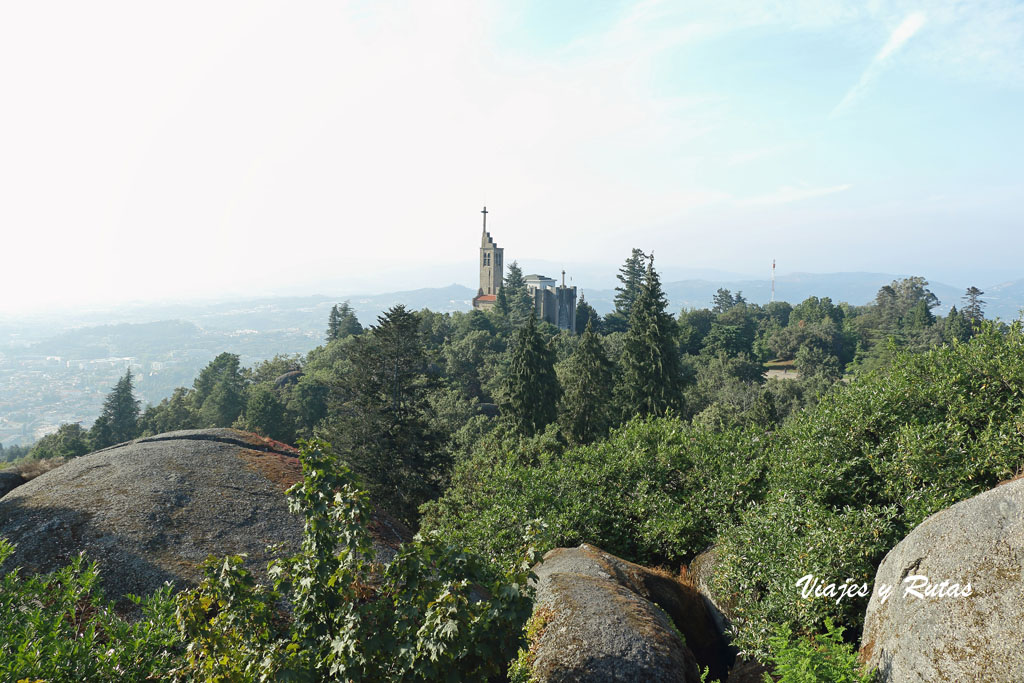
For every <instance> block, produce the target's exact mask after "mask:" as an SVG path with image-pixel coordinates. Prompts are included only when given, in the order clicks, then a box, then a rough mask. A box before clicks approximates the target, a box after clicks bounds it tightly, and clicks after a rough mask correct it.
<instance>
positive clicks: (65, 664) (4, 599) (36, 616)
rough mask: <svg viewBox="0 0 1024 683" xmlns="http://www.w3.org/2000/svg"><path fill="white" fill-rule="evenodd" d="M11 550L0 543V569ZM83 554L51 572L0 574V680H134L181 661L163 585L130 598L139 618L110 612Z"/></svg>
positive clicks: (171, 605) (158, 673) (155, 674)
mask: <svg viewBox="0 0 1024 683" xmlns="http://www.w3.org/2000/svg"><path fill="white" fill-rule="evenodd" d="M13 552H14V546H13V545H11V544H10V543H9V542H7V541H6V540H4V539H0V565H3V563H4V562H5V561H6V560H7V559H8V558H9V557H10V556H11V554H12V553H13ZM97 579H98V573H97V570H96V564H95V563H91V564H88V563H86V561H85V559H84V557H83V556H81V555H79V556H78V557H76V558H75V559H74V560H73V561H72V562H71V564H70V565H68V566H67V567H64V568H63V569H60V570H59V571H56V572H53V573H52V574H40V575H30V576H26V577H23V576H21V573H20V571H19V570H17V569H15V570H13V571H9V572H6V573H4V574H2V575H0V680H4V681H19V680H23V679H27V680H37V679H43V680H46V681H125V680H127V681H141V680H144V679H147V678H149V677H150V676H152V677H155V678H159V677H162V676H163V675H164V674H165V673H166V672H167V671H169V670H170V669H171V668H172V666H173V664H174V663H175V662H176V661H177V660H178V658H179V657H180V653H181V651H182V645H181V641H180V639H179V638H178V633H177V630H176V629H175V627H174V601H173V599H172V598H171V597H170V588H169V587H165V588H164V589H162V590H160V591H158V592H157V593H155V594H154V595H153V596H151V597H150V598H148V599H146V600H141V599H138V598H134V601H135V602H136V604H137V605H139V607H140V608H141V618H139V619H136V620H127V619H124V618H122V617H121V616H119V615H118V614H116V613H115V612H114V611H113V608H112V605H111V604H109V603H107V602H106V601H105V600H104V599H103V594H102V592H101V591H100V589H99V587H98V586H97V583H96V582H97Z"/></svg>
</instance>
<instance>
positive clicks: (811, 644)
mask: <svg viewBox="0 0 1024 683" xmlns="http://www.w3.org/2000/svg"><path fill="white" fill-rule="evenodd" d="M769 646H770V648H771V651H772V654H771V656H770V657H769V658H768V661H769V663H770V664H771V667H772V674H773V675H772V676H769V675H768V674H765V675H764V680H765V683H871V682H872V681H873V680H875V675H874V673H873V672H866V671H864V670H863V669H862V667H861V666H860V664H859V663H858V662H857V652H856V650H854V649H853V646H852V645H850V644H849V643H844V642H843V628H842V627H840V626H835V625H834V624H833V623H832V620H831V619H826V620H825V633H821V634H817V635H813V636H804V637H801V638H794V637H793V635H792V634H791V633H790V632H789V630H788V629H786V628H784V627H780V628H778V629H776V632H775V634H774V635H773V636H772V637H771V638H769Z"/></svg>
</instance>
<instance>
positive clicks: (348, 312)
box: [327, 301, 363, 342]
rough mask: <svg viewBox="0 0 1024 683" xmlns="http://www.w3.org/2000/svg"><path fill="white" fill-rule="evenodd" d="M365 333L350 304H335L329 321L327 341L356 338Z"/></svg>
mask: <svg viewBox="0 0 1024 683" xmlns="http://www.w3.org/2000/svg"><path fill="white" fill-rule="evenodd" d="M362 333H363V326H362V325H360V324H359V318H357V317H356V314H355V311H353V310H352V306H351V305H350V304H349V302H347V301H346V302H345V303H343V304H335V305H334V306H332V307H331V315H330V316H329V317H328V319H327V341H329V342H330V341H334V340H336V339H344V338H345V337H354V336H356V335H360V334H362Z"/></svg>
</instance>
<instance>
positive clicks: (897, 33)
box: [829, 12, 925, 116]
mask: <svg viewBox="0 0 1024 683" xmlns="http://www.w3.org/2000/svg"><path fill="white" fill-rule="evenodd" d="M924 24H925V15H924V13H923V12H913V13H911V14H909V15H907V17H906V18H905V19H904V20H903V21H902V22H900V25H899V26H897V27H896V28H895V29H893V32H892V33H891V34H890V35H889V40H887V41H886V43H885V45H884V46H883V47H882V49H881V50H879V52H878V54H877V55H875V58H874V59H872V60H871V64H869V65H868V68H867V69H865V70H864V73H862V74H861V76H860V79H859V80H858V81H857V82H856V83H855V84H854V86H853V87H852V88H850V89H849V90H848V91H847V93H846V95H845V96H844V97H843V99H842V100H841V101H840V102H839V104H837V105H836V107H835V109H833V110H832V113H831V114H829V116H837V115H838V114H839V113H841V112H842V111H843V110H844V109H846V108H847V107H849V106H850V104H852V103H853V102H854V101H855V100H856V99H857V98H858V97H860V96H861V95H862V94H863V93H864V91H865V89H867V87H868V85H869V84H870V83H871V81H873V80H874V79H875V78H877V77H878V74H879V73H881V71H882V69H883V68H884V67H885V64H886V62H888V61H889V59H890V58H891V57H892V56H893V55H894V54H896V52H898V51H899V50H900V49H901V48H902V47H903V46H904V45H906V44H907V41H908V40H910V39H911V38H913V37H914V34H916V33H917V32H918V31H920V30H921V27H922V26H924Z"/></svg>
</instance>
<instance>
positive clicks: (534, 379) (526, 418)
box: [501, 315, 562, 436]
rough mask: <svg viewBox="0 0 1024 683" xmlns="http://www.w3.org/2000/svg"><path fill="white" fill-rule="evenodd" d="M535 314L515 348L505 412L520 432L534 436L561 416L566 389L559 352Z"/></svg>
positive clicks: (524, 327) (504, 395)
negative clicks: (558, 366)
mask: <svg viewBox="0 0 1024 683" xmlns="http://www.w3.org/2000/svg"><path fill="white" fill-rule="evenodd" d="M536 322H537V321H536V319H535V318H534V317H533V316H532V315H531V316H530V317H529V320H528V321H527V323H526V325H524V326H523V327H522V328H521V329H520V330H519V331H518V332H517V333H516V338H515V342H514V343H513V345H512V356H511V359H510V360H509V368H508V374H507V375H506V380H505V387H504V388H505V390H504V392H503V396H502V401H501V405H502V410H503V414H504V416H505V418H506V419H507V420H508V421H509V423H510V424H511V425H512V427H513V429H515V430H516V431H517V432H518V433H520V434H522V435H524V436H533V435H534V434H536V433H537V432H541V431H543V430H544V428H545V427H547V426H548V425H549V424H551V423H552V422H554V421H555V418H557V416H558V399H559V397H560V396H561V393H562V389H561V386H559V384H558V377H557V376H556V375H555V353H554V351H553V350H552V349H550V348H548V345H547V344H546V343H545V342H544V338H543V337H541V335H540V332H538V331H537V324H536Z"/></svg>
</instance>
